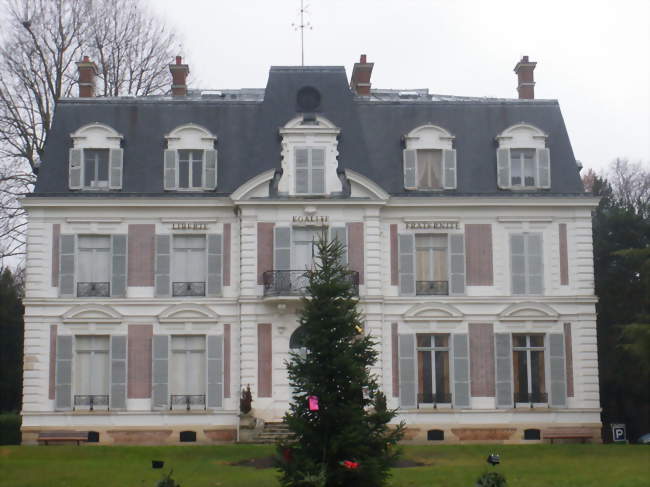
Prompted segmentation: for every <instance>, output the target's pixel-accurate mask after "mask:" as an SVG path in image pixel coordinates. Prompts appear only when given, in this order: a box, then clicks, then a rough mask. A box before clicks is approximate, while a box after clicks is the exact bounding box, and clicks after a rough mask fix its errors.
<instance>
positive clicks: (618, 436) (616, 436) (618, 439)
mask: <svg viewBox="0 0 650 487" xmlns="http://www.w3.org/2000/svg"><path fill="white" fill-rule="evenodd" d="M612 438H613V440H614V443H626V442H627V435H626V434H625V425H624V424H612Z"/></svg>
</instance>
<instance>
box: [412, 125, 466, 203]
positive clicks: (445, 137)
mask: <svg viewBox="0 0 650 487" xmlns="http://www.w3.org/2000/svg"><path fill="white" fill-rule="evenodd" d="M453 140H454V136H453V135H451V134H450V133H449V132H448V131H446V130H445V129H443V128H441V127H437V126H435V125H422V126H421V127H418V128H416V129H413V130H411V131H410V132H409V133H408V134H407V135H405V136H404V143H405V148H404V159H403V163H404V188H405V189H413V190H421V191H435V190H443V189H456V150H455V149H454V148H453V142H452V141H453Z"/></svg>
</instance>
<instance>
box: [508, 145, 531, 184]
mask: <svg viewBox="0 0 650 487" xmlns="http://www.w3.org/2000/svg"><path fill="white" fill-rule="evenodd" d="M536 175H537V163H536V160H535V149H510V178H511V186H512V187H535V186H537V181H536V179H537V178H536Z"/></svg>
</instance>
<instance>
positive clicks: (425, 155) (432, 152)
mask: <svg viewBox="0 0 650 487" xmlns="http://www.w3.org/2000/svg"><path fill="white" fill-rule="evenodd" d="M417 182H418V184H417V189H442V187H443V184H442V150H439V149H418V150H417Z"/></svg>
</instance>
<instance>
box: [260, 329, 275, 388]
mask: <svg viewBox="0 0 650 487" xmlns="http://www.w3.org/2000/svg"><path fill="white" fill-rule="evenodd" d="M271 340H272V336H271V323H260V324H258V325H257V397H271V395H272V384H273V349H272V345H271Z"/></svg>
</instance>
